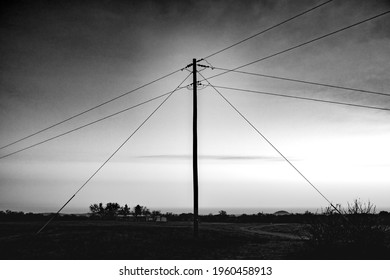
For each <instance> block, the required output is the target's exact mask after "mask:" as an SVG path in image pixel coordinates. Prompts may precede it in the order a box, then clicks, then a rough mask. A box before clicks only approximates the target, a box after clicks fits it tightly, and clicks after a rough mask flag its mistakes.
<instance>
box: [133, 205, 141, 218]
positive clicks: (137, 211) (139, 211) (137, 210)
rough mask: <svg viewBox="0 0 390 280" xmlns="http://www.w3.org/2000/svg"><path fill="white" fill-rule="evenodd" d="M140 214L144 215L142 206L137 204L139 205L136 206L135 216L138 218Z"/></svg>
mask: <svg viewBox="0 0 390 280" xmlns="http://www.w3.org/2000/svg"><path fill="white" fill-rule="evenodd" d="M140 215H142V206H141V205H139V204H137V206H135V207H134V216H135V217H136V218H137V217H138V216H140Z"/></svg>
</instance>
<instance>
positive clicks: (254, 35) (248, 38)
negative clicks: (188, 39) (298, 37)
mask: <svg viewBox="0 0 390 280" xmlns="http://www.w3.org/2000/svg"><path fill="white" fill-rule="evenodd" d="M332 1H333V0H329V1H326V2H324V3H321V4H319V5H317V6H314V7H313V8H310V9H308V10H306V11H304V12H302V13H300V14H297V15H295V16H293V17H291V18H288V19H286V20H284V21H282V22H280V23H278V24H275V25H273V26H271V27H269V28H267V29H264V30H262V31H260V32H258V33H256V34H253V35H252V36H249V37H247V38H245V39H243V40H241V41H239V42H237V43H234V44H233V45H230V46H228V47H225V48H223V49H221V50H219V51H216V52H214V53H212V54H210V55H208V56H206V57H204V58H203V59H207V58H210V57H212V56H214V55H217V54H219V53H221V52H224V51H226V50H228V49H230V48H233V47H235V46H237V45H239V44H241V43H243V42H246V41H248V40H250V39H252V38H254V37H257V36H259V35H261V34H264V33H266V32H268V31H270V30H272V29H274V28H276V27H279V26H281V25H283V24H285V23H287V22H289V21H292V20H293V19H296V18H298V17H300V16H303V15H304V14H307V13H309V12H311V11H313V10H315V9H317V8H320V7H322V6H324V5H326V4H328V3H330V2H332Z"/></svg>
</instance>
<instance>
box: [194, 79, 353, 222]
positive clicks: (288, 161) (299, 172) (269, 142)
mask: <svg viewBox="0 0 390 280" xmlns="http://www.w3.org/2000/svg"><path fill="white" fill-rule="evenodd" d="M199 74H200V75H201V76H202V77H203V79H205V80H206V81H207V83H208V84H209V85H210V86H211V87H212V88H213V89H214V90H215V91H216V92H217V93H218V94H219V95H220V96H221V97H222V98H223V99H224V100H225V101H226V102H227V103H228V104H229V105H230V106H231V107H232V108H233V109H234V110H235V111H236V112H237V113H238V114H239V115H240V116H241V117H242V118H243V119H244V120H245V121H246V122H247V123H248V124H249V125H250V126H251V127H252V128H253V129H254V130H255V131H256V132H257V133H258V134H259V135H260V136H261V137H262V138H263V139H264V140H265V141H266V142H267V143H268V144H269V145H270V146H271V147H272V148H273V149H274V150H275V151H276V152H277V153H278V154H279V155H280V156H281V157H282V158H283V159H284V160H285V161H286V162H287V163H288V164H289V165H290V166H291V167H292V168H293V169H294V170H295V171H296V172H297V173H298V174H299V175H300V176H301V177H302V178H303V179H304V180H305V181H306V182H308V183H309V184H310V185H311V186H312V187H313V188H314V189H315V190H316V191H317V192H318V193H319V194H320V195H321V196H322V197H323V198H324V199H325V200H326V201H327V202H328V203H329V204H330V205H331V206H332V207H333V208H334V209H335V210H336V211H337V212H338V213H339V214H341V215H342V216H343V214H342V213H341V212H340V210H339V209H337V207H335V206H334V205H333V203H332V202H330V200H329V199H328V198H327V197H326V196H325V195H324V194H323V193H322V192H321V191H320V190H319V189H318V188H316V186H314V184H313V183H312V182H310V181H309V179H307V178H306V176H304V175H303V174H302V172H301V171H299V170H298V168H296V167H295V165H293V164H292V163H291V161H290V160H288V159H287V158H286V157H285V156H284V155H283V154H282V153H281V152H280V151H279V149H277V148H276V147H275V146H274V145H273V144H272V143H271V141H269V140H268V139H267V138H266V137H265V136H264V134H262V133H261V132H260V131H259V130H258V129H257V128H256V127H255V126H254V125H253V124H252V123H251V122H250V121H249V120H248V119H247V118H246V117H245V116H244V115H243V114H242V113H241V112H240V111H239V110H238V109H237V108H236V107H235V106H234V105H233V104H232V103H231V102H230V101H229V100H228V99H227V98H226V97H225V96H224V95H223V94H222V93H221V92H220V91H219V90H217V89H216V87H214V86H213V85H212V84H211V83H210V82H209V81H208V80H207V79H206V78H205V77H204V76H203V75H202V74H201V73H199ZM343 217H344V216H343ZM344 218H345V217H344Z"/></svg>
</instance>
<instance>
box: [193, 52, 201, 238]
mask: <svg viewBox="0 0 390 280" xmlns="http://www.w3.org/2000/svg"><path fill="white" fill-rule="evenodd" d="M196 62H197V61H196V59H195V58H194V59H193V60H192V76H193V83H192V85H193V125H192V128H193V142H192V166H193V177H194V237H198V233H199V224H198V223H199V221H198V202H199V201H198V127H197V121H198V120H197V119H198V104H197V103H198V101H197V88H196V87H197V83H198V82H197V81H196Z"/></svg>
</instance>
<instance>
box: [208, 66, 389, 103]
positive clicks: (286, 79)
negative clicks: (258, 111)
mask: <svg viewBox="0 0 390 280" xmlns="http://www.w3.org/2000/svg"><path fill="white" fill-rule="evenodd" d="M214 69H217V70H222V71H229V72H234V73H239V74H246V75H251V76H259V77H264V78H271V79H277V80H283V81H289V82H297V83H303V84H309V85H315V86H322V87H329V88H336V89H343V90H349V91H358V92H362V93H368V94H376V95H383V96H388V97H390V94H387V93H382V92H378V91H371V90H365V89H358V88H351V87H343V86H336V85H330V84H324V83H318V82H310V81H304V80H298V79H291V78H285V77H279V76H272V75H265V74H259V73H252V72H246V71H237V70H230V69H225V68H220V67H214Z"/></svg>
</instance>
